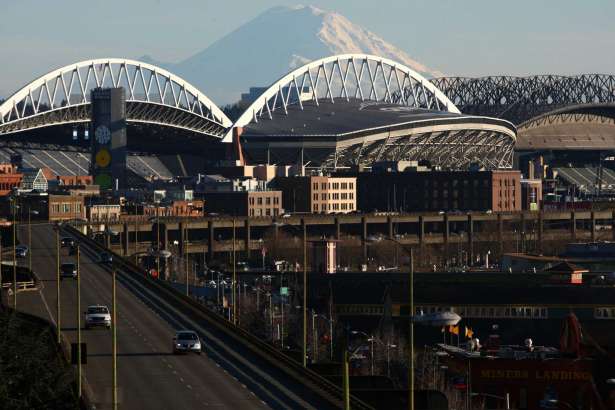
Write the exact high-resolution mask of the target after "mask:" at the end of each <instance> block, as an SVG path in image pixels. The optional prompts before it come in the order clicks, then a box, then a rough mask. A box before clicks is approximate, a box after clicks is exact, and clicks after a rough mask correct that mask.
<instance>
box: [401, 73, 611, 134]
mask: <svg viewBox="0 0 615 410" xmlns="http://www.w3.org/2000/svg"><path fill="white" fill-rule="evenodd" d="M431 82H432V83H433V84H434V85H435V86H436V87H438V88H439V89H440V90H442V92H443V93H444V94H446V95H447V96H448V97H449V98H450V99H451V101H453V102H454V103H455V105H457V106H458V107H459V109H460V110H461V111H462V112H463V113H465V114H472V115H484V116H489V117H497V118H503V119H506V120H508V121H510V122H512V123H514V124H521V123H523V122H525V121H527V120H529V119H531V118H534V117H536V116H538V115H541V114H544V113H547V112H549V111H552V110H556V109H559V108H563V107H566V106H569V105H579V104H599V103H613V102H615V76H613V75H602V74H584V75H578V76H570V77H567V76H555V75H540V76H531V77H505V76H492V77H483V78H466V77H443V78H436V79H432V80H431ZM410 91H411V90H408V91H407V92H406V93H408V92H410Z"/></svg>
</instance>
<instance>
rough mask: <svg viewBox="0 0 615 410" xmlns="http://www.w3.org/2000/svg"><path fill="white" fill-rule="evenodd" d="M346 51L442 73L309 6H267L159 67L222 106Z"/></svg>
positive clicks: (344, 20) (338, 17)
mask: <svg viewBox="0 0 615 410" xmlns="http://www.w3.org/2000/svg"><path fill="white" fill-rule="evenodd" d="M290 28H292V29H290ZM345 53H367V54H373V55H377V56H381V57H384V58H389V59H391V60H394V61H398V62H400V63H402V64H404V65H407V66H408V67H410V68H411V69H413V70H415V71H417V72H419V73H421V74H424V75H427V76H439V75H441V73H439V72H438V71H435V70H431V69H430V68H428V67H427V66H425V65H424V64H422V63H420V62H418V61H416V60H414V59H412V58H411V57H410V55H409V54H407V53H406V52H404V51H402V50H400V49H399V48H397V47H395V46H394V45H392V44H390V43H388V42H386V41H385V40H384V39H382V38H381V37H379V36H378V35H376V34H374V33H372V32H371V31H369V30H366V29H364V28H362V27H360V26H358V25H356V24H354V23H352V22H351V21H350V20H348V19H347V18H346V17H345V16H343V15H341V14H339V13H337V12H334V11H326V10H322V9H320V8H318V7H315V6H311V5H308V6H304V5H297V6H292V7H288V6H277V7H272V8H270V9H268V10H265V11H264V12H263V13H261V14H259V15H258V16H256V17H255V18H254V19H252V20H251V21H249V22H247V23H246V24H244V25H242V26H240V27H238V28H237V29H235V30H234V31H232V32H231V33H229V34H227V35H226V36H224V37H222V38H221V39H219V40H218V41H216V42H214V43H213V44H211V45H210V46H209V47H207V48H206V49H204V50H203V51H200V52H198V53H196V54H195V55H193V56H191V57H189V58H187V59H186V60H184V61H181V62H179V63H177V64H173V65H170V64H167V65H164V64H163V65H164V66H166V67H168V68H169V69H172V70H173V71H174V72H175V73H177V74H178V75H180V76H182V77H183V78H185V79H186V80H187V81H190V82H191V83H192V84H194V85H195V86H197V87H199V88H200V89H201V91H203V92H204V93H205V94H207V95H208V96H209V97H210V98H211V99H212V100H213V101H215V102H216V103H218V104H221V105H222V104H228V103H232V102H234V101H237V100H238V99H239V97H240V94H241V93H242V92H245V91H247V90H248V88H249V87H254V86H256V87H258V86H267V85H269V84H272V83H273V82H275V80H277V79H278V78H279V77H281V76H283V75H284V74H286V73H287V72H288V71H289V70H291V69H294V68H297V67H299V66H301V65H303V64H305V63H307V62H309V61H312V60H315V59H318V58H322V57H327V56H329V55H333V54H345ZM148 60H150V61H153V59H151V57H150V58H148Z"/></svg>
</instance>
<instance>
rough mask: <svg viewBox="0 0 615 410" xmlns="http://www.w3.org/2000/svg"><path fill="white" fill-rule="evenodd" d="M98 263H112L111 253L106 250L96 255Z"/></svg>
mask: <svg viewBox="0 0 615 410" xmlns="http://www.w3.org/2000/svg"><path fill="white" fill-rule="evenodd" d="M98 263H100V264H103V265H111V264H112V263H113V255H111V254H110V253H107V252H105V253H101V254H100V255H99V256H98Z"/></svg>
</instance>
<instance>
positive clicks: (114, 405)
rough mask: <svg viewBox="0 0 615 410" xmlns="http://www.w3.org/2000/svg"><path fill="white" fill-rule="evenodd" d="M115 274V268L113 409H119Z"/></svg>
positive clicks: (112, 292) (114, 272) (113, 287)
mask: <svg viewBox="0 0 615 410" xmlns="http://www.w3.org/2000/svg"><path fill="white" fill-rule="evenodd" d="M115 276H116V271H115V269H113V278H112V285H111V286H112V287H111V294H112V298H113V301H112V302H113V303H112V307H113V317H112V318H111V326H113V351H112V354H113V374H112V376H113V410H116V409H117V299H116V293H115Z"/></svg>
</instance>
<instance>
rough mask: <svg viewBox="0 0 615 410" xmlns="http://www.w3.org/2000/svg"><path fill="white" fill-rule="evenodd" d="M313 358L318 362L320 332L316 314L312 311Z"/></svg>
mask: <svg viewBox="0 0 615 410" xmlns="http://www.w3.org/2000/svg"><path fill="white" fill-rule="evenodd" d="M312 357H313V360H314V362H317V361H318V330H317V329H316V312H315V311H314V309H312Z"/></svg>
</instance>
